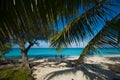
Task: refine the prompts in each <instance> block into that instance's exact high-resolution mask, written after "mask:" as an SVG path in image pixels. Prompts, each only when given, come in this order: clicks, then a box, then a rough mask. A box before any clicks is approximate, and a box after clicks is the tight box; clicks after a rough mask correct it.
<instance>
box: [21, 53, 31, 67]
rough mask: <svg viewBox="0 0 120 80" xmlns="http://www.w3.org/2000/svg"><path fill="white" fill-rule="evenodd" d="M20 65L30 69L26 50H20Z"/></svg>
mask: <svg viewBox="0 0 120 80" xmlns="http://www.w3.org/2000/svg"><path fill="white" fill-rule="evenodd" d="M22 67H24V68H28V69H30V66H29V62H28V57H27V52H26V51H22Z"/></svg>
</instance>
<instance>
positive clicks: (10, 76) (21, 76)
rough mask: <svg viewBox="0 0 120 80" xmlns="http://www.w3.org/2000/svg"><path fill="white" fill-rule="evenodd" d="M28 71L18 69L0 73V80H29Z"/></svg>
mask: <svg viewBox="0 0 120 80" xmlns="http://www.w3.org/2000/svg"><path fill="white" fill-rule="evenodd" d="M29 76H30V71H28V70H23V69H21V68H19V69H8V70H3V71H0V80H29V79H28V78H29Z"/></svg>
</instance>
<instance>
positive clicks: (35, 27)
mask: <svg viewBox="0 0 120 80" xmlns="http://www.w3.org/2000/svg"><path fill="white" fill-rule="evenodd" d="M85 1H86V0H85ZM85 1H84V0H80V1H79V0H76V1H68V0H59V1H58V0H56V1H55V0H1V3H0V46H1V48H3V47H4V46H3V45H4V44H6V43H16V44H18V45H19V47H20V49H21V53H22V66H25V67H28V68H29V63H28V57H27V52H28V50H29V49H30V48H31V46H33V45H34V44H37V40H48V39H49V37H50V36H51V35H53V34H55V32H56V31H57V29H56V28H58V26H57V27H56V26H55V25H57V24H58V20H59V19H61V20H62V21H63V22H64V19H65V20H66V21H67V20H69V19H70V18H71V16H73V15H75V14H76V13H78V12H79V7H80V6H79V5H80V3H81V2H82V3H84V6H85V5H90V4H93V3H95V2H96V1H89V3H90V4H88V3H87V2H86V3H85ZM52 2H54V3H52ZM82 5H83V4H82ZM27 43H28V44H29V45H28V46H25V45H26V44H27Z"/></svg>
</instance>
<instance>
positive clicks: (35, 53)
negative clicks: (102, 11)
mask: <svg viewBox="0 0 120 80" xmlns="http://www.w3.org/2000/svg"><path fill="white" fill-rule="evenodd" d="M82 51H83V48H64V49H62V51H56V49H51V48H31V49H30V50H29V52H28V57H38V58H44V57H54V56H60V55H63V56H79V55H80V54H81V53H82ZM100 51H101V54H99V55H107V54H119V53H120V51H119V50H118V49H114V48H107V49H100ZM20 52H21V51H20V49H19V48H13V49H11V50H10V51H9V52H8V53H6V54H5V55H4V56H3V57H7V58H11V57H12V58H20V57H21V53H20Z"/></svg>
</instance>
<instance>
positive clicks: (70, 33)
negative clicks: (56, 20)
mask: <svg viewBox="0 0 120 80" xmlns="http://www.w3.org/2000/svg"><path fill="white" fill-rule="evenodd" d="M109 5H112V3H110V2H109V1H107V0H101V1H99V2H98V3H96V4H95V5H94V6H93V7H91V8H89V9H87V11H85V12H84V13H83V14H80V16H78V17H77V18H75V19H73V21H71V22H70V23H68V24H67V25H66V26H65V28H64V29H63V30H61V31H60V32H59V33H58V34H57V35H54V36H53V37H52V38H51V46H52V47H55V48H56V47H57V48H58V49H60V48H62V47H68V46H70V45H71V44H72V43H73V42H75V43H76V44H78V43H79V42H80V41H84V40H85V39H86V38H87V37H90V36H93V35H94V31H95V30H96V29H97V28H98V27H99V26H98V25H100V24H104V22H106V20H107V18H111V14H113V11H112V10H111V9H110V6H109ZM106 16H107V17H106ZM118 29H119V27H118ZM103 34H104V33H103ZM106 35H110V34H106ZM103 36H104V35H103ZM95 39H96V38H95ZM108 44H110V43H108ZM88 45H89V47H90V46H91V44H88ZM89 47H88V46H87V47H86V48H85V49H84V50H83V53H82V54H86V51H88V49H89ZM91 49H92V47H91ZM81 56H82V57H83V56H85V55H81ZM80 59H81V57H80V58H79V60H80Z"/></svg>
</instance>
